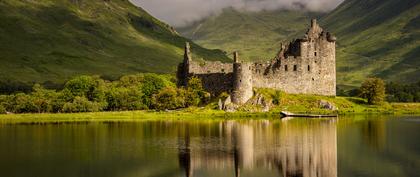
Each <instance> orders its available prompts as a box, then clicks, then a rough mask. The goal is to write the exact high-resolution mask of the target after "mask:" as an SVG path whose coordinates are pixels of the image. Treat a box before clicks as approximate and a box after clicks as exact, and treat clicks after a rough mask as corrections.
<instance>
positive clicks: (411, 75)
mask: <svg viewBox="0 0 420 177" xmlns="http://www.w3.org/2000/svg"><path fill="white" fill-rule="evenodd" d="M419 15H420V1H418V0H346V1H345V2H343V3H342V4H341V5H340V6H339V7H337V8H336V9H335V10H333V11H332V12H329V13H327V14H324V15H317V14H308V13H304V12H295V11H285V10H277V11H263V12H237V11H234V10H231V9H229V10H225V11H224V12H223V13H222V14H220V15H219V16H216V17H211V18H208V19H205V20H203V21H201V22H198V23H195V24H193V25H191V26H188V27H186V28H184V29H180V30H179V31H181V33H182V34H184V35H185V36H187V37H189V38H191V39H193V40H194V41H196V42H197V43H199V44H201V45H203V46H204V47H208V48H215V49H223V50H227V51H233V50H238V51H240V53H241V54H242V57H244V55H245V57H247V58H249V59H251V60H259V59H260V58H261V57H260V56H262V57H264V58H266V59H270V58H272V57H273V56H274V54H275V52H277V50H278V49H277V47H278V46H279V45H280V43H281V41H285V40H286V41H287V40H290V39H291V38H294V37H300V36H302V35H303V33H304V32H305V31H304V30H305V29H306V28H307V27H308V25H309V19H310V18H312V17H317V16H318V18H320V21H321V24H322V27H324V29H327V30H328V31H330V32H333V33H334V34H336V35H337V37H338V44H337V47H338V48H337V68H338V77H337V78H338V84H339V85H341V86H350V87H354V86H358V85H359V84H360V83H361V82H362V81H363V80H364V79H365V78H366V77H369V76H378V77H381V78H384V79H387V80H389V81H399V82H415V81H419V78H420V33H419V31H420V26H419V24H420V17H419ZM345 88H348V87H345Z"/></svg>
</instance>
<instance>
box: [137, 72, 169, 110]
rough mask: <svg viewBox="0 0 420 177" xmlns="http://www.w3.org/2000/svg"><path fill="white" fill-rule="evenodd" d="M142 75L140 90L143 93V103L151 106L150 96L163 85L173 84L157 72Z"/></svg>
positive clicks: (163, 86)
mask: <svg viewBox="0 0 420 177" xmlns="http://www.w3.org/2000/svg"><path fill="white" fill-rule="evenodd" d="M143 77H144V78H143V82H142V87H141V90H142V92H143V94H144V96H143V103H144V104H145V105H147V106H148V107H151V106H152V100H151V98H152V96H153V95H154V94H157V93H158V92H159V91H160V90H161V89H163V88H165V87H171V86H174V84H173V83H171V82H170V81H168V80H166V79H165V78H164V77H162V76H159V75H157V74H145V75H144V76H143Z"/></svg>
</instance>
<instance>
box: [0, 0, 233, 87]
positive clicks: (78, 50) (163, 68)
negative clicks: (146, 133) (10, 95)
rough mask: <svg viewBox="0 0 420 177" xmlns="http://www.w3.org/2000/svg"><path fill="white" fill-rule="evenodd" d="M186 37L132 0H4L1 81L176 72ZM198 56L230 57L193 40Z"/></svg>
mask: <svg viewBox="0 0 420 177" xmlns="http://www.w3.org/2000/svg"><path fill="white" fill-rule="evenodd" d="M186 40H187V39H185V38H183V37H180V36H179V35H178V34H177V32H176V31H175V30H174V29H173V28H172V27H170V26H169V25H167V24H164V23H162V22H160V21H158V20H157V19H155V18H154V17H152V16H150V15H149V14H148V13H147V12H146V11H144V10H143V9H141V8H138V7H136V6H134V5H132V4H131V3H130V2H129V1H128V0H36V1H22V0H2V1H0V62H1V65H0V82H1V83H2V84H3V85H13V83H17V82H22V83H28V82H41V83H42V82H47V83H62V82H63V81H64V80H66V79H68V78H70V77H72V76H74V75H79V74H99V75H103V76H104V77H108V78H116V77H118V76H120V75H124V74H128V73H136V72H158V73H172V72H174V71H175V70H176V66H177V64H178V63H179V62H180V61H181V60H182V54H183V46H184V43H185V41H186ZM192 48H193V50H194V53H195V54H196V56H195V57H197V58H206V59H208V60H222V61H227V60H230V59H229V58H228V57H227V56H226V55H225V54H224V53H223V52H222V51H220V50H208V49H204V48H202V47H200V46H198V45H196V44H193V45H192Z"/></svg>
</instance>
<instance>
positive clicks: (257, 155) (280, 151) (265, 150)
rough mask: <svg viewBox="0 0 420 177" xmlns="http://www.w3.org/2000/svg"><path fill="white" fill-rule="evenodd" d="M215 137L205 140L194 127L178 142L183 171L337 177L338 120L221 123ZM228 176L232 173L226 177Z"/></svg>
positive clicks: (237, 174) (239, 174) (285, 176)
mask: <svg viewBox="0 0 420 177" xmlns="http://www.w3.org/2000/svg"><path fill="white" fill-rule="evenodd" d="M216 127H218V129H219V130H212V131H218V132H217V133H216V135H212V136H211V138H208V139H206V140H204V141H203V140H200V139H199V138H195V137H194V136H192V135H190V130H188V129H189V128H192V127H189V126H187V127H185V128H186V131H185V132H183V133H181V134H182V135H180V136H179V139H178V157H179V165H180V168H181V169H182V170H183V171H184V173H185V176H187V177H192V176H194V171H197V170H202V169H205V170H208V171H211V170H218V169H227V168H228V169H234V175H235V176H241V172H242V171H245V170H252V169H254V168H262V169H266V170H270V171H276V173H278V176H284V177H321V176H322V177H337V128H336V120H319V121H310V122H307V121H299V120H292V121H283V122H281V123H278V124H272V123H271V122H270V121H255V122H253V121H251V122H249V121H248V122H240V121H239V122H237V121H226V122H221V123H220V125H219V126H216ZM226 176H228V175H226Z"/></svg>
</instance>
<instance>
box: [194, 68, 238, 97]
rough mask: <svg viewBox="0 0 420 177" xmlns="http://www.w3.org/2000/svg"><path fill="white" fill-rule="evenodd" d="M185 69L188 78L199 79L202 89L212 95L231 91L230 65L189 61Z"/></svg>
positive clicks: (231, 69) (231, 73)
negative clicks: (186, 69)
mask: <svg viewBox="0 0 420 177" xmlns="http://www.w3.org/2000/svg"><path fill="white" fill-rule="evenodd" d="M187 67H188V78H190V77H193V76H195V77H198V78H200V79H201V81H202V82H203V87H204V88H205V89H206V90H207V91H209V92H210V93H211V94H212V95H219V94H221V93H223V92H231V91H232V84H233V65H232V63H222V62H219V61H216V62H208V61H207V62H204V61H203V62H200V61H190V62H189V65H188V66H187Z"/></svg>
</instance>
